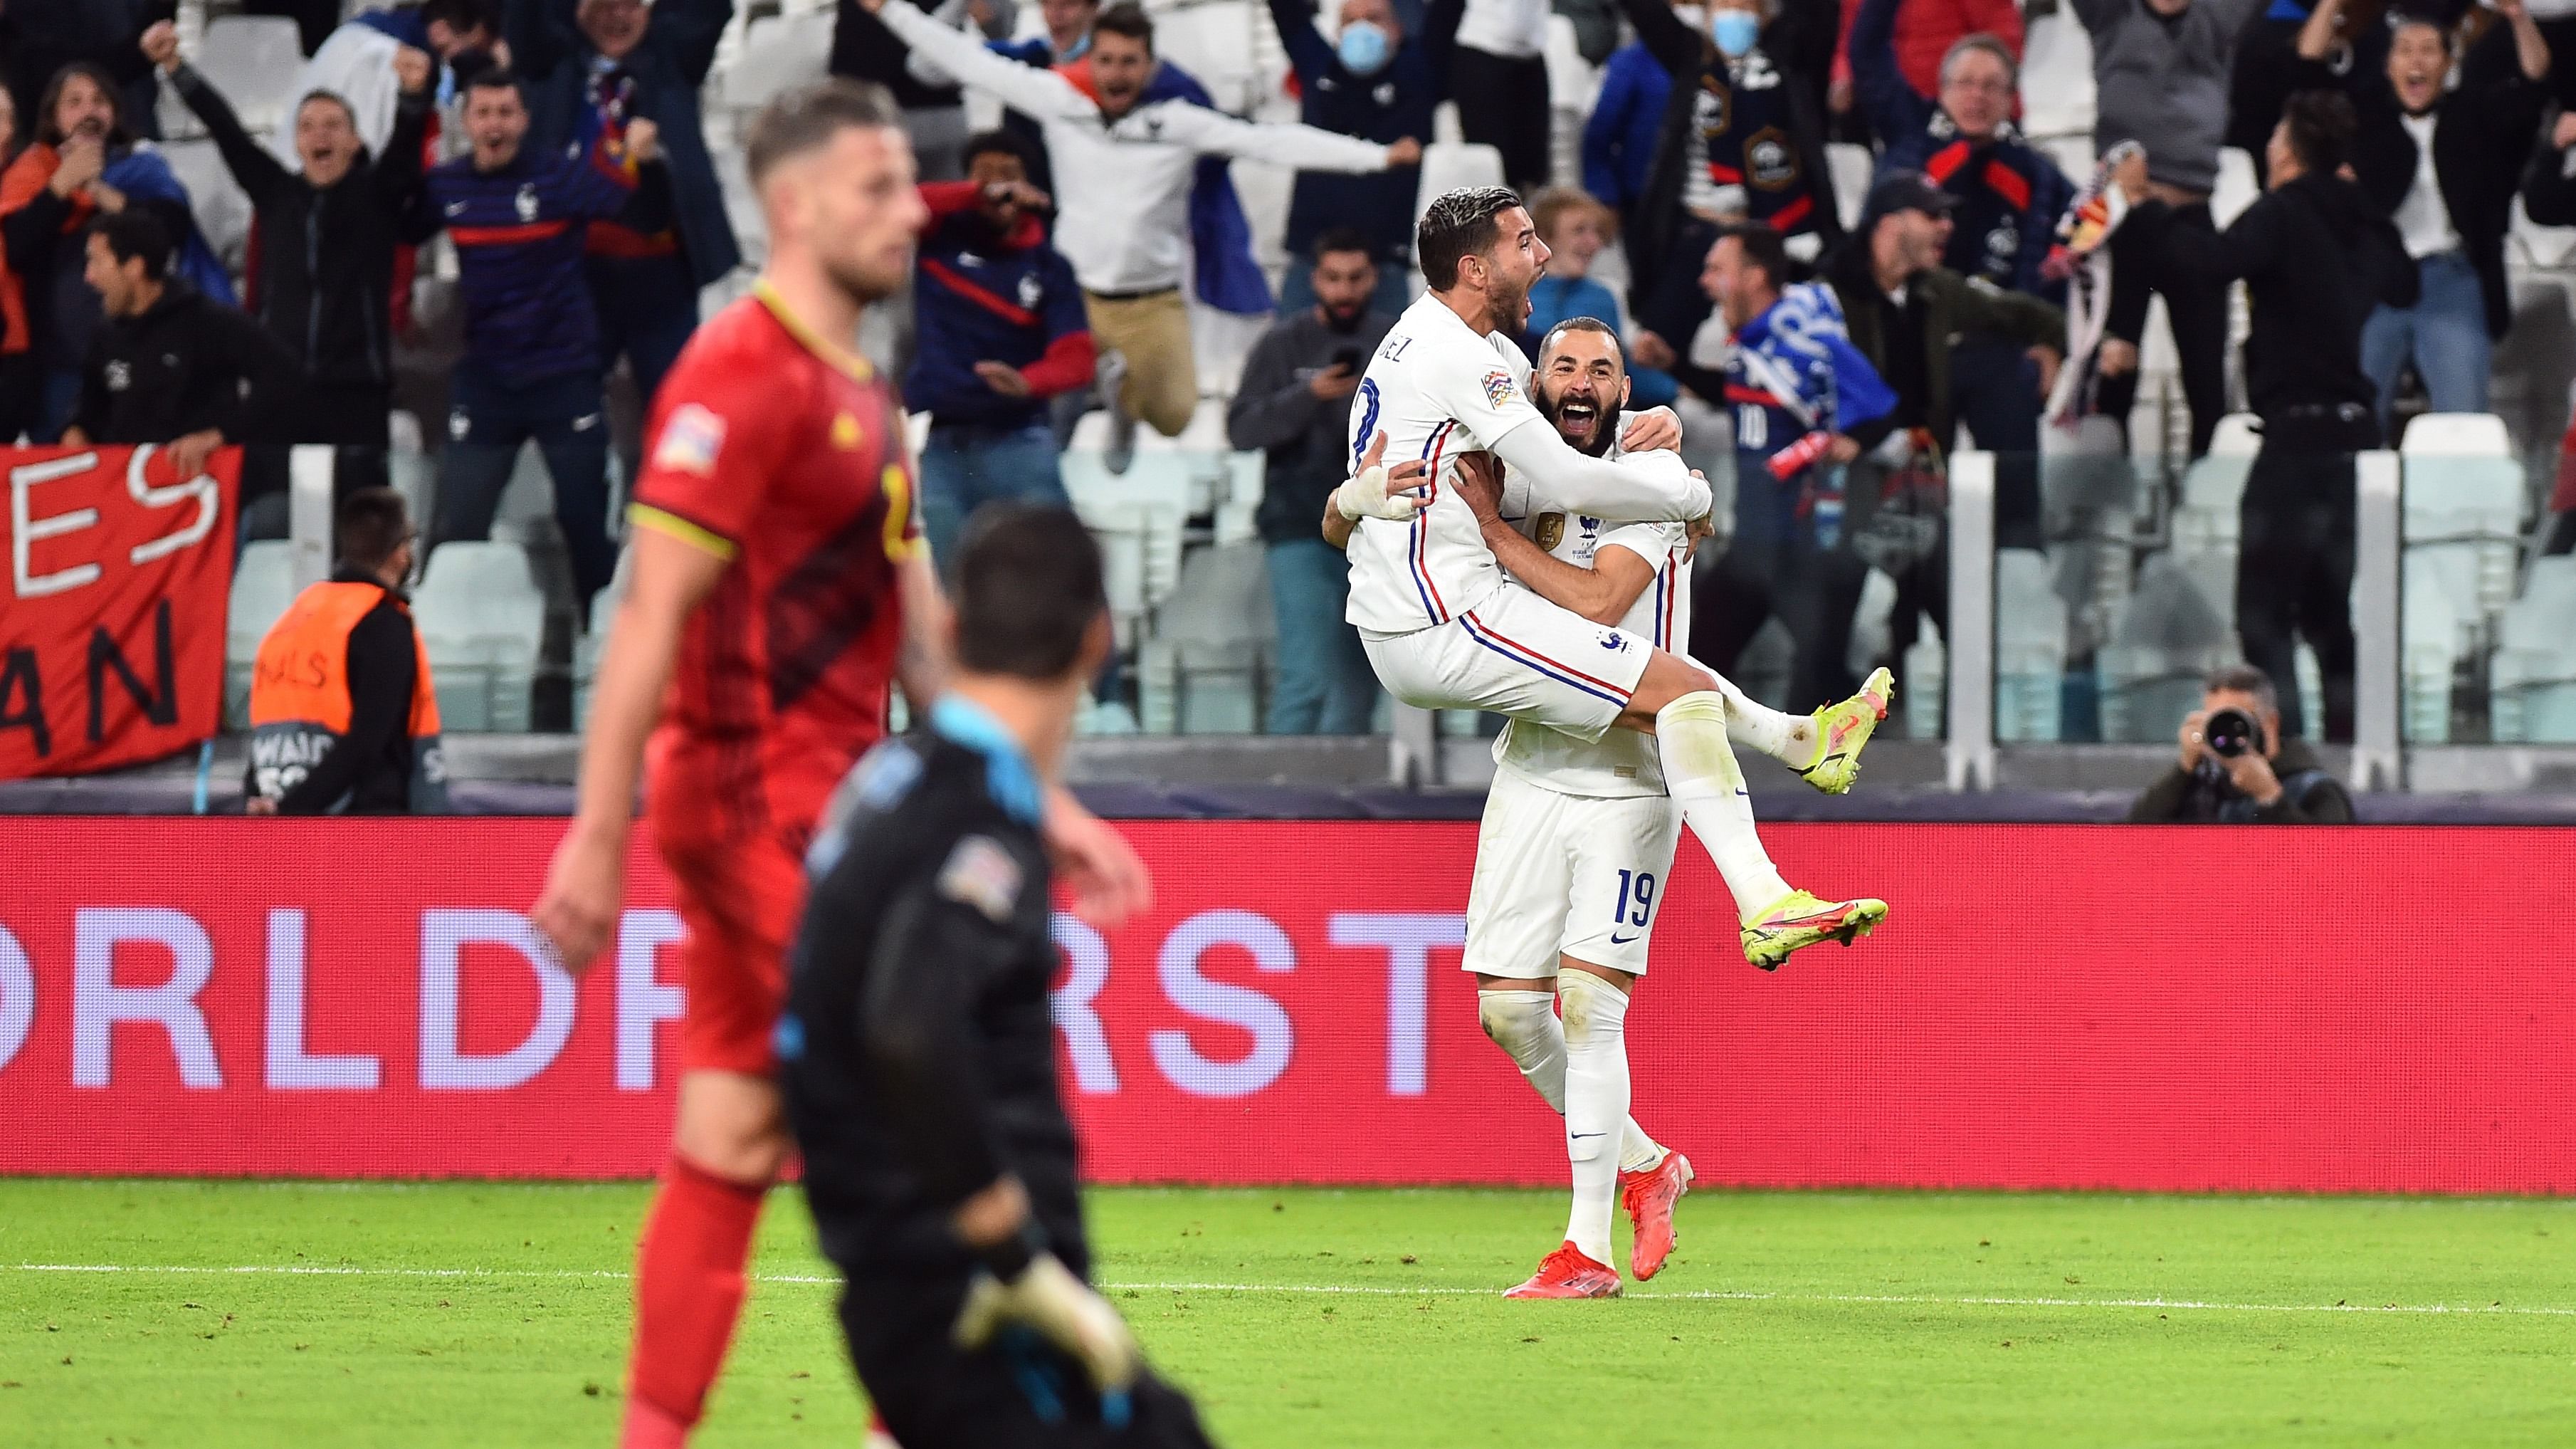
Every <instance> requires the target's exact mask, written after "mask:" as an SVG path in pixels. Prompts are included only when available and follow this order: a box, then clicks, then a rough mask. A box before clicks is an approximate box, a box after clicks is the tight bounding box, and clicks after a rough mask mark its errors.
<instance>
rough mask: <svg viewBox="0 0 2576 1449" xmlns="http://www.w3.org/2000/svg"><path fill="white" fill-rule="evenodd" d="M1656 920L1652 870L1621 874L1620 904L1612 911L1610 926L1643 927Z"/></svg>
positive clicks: (1625, 871)
mask: <svg viewBox="0 0 2576 1449" xmlns="http://www.w3.org/2000/svg"><path fill="white" fill-rule="evenodd" d="M1654 918H1655V873H1654V872H1653V871H1650V870H1623V871H1621V872H1619V903H1618V904H1617V905H1616V906H1613V907H1612V908H1611V910H1610V924H1611V925H1612V926H1613V927H1618V926H1642V925H1644V924H1646V923H1647V922H1648V921H1651V920H1653V919H1654Z"/></svg>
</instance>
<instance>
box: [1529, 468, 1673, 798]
mask: <svg viewBox="0 0 2576 1449" xmlns="http://www.w3.org/2000/svg"><path fill="white" fill-rule="evenodd" d="M1619 421H1620V422H1622V423H1624V422H1625V419H1624V418H1622V419H1620V420H1619ZM1613 456H1615V457H1617V458H1618V459H1619V461H1620V462H1621V463H1623V464H1625V465H1627V466H1629V467H1634V468H1655V469H1666V468H1669V469H1675V470H1679V471H1681V472H1684V473H1687V472H1689V471H1690V465H1689V464H1688V463H1685V462H1683V461H1682V459H1681V456H1680V455H1679V454H1676V453H1665V452H1658V453H1625V454H1618V453H1614V454H1613ZM1503 516H1504V517H1506V518H1514V519H1516V520H1517V526H1518V527H1519V529H1520V531H1521V532H1522V533H1523V534H1525V535H1527V536H1528V537H1529V538H1530V539H1532V540H1533V541H1535V542H1536V543H1537V544H1538V546H1539V547H1541V548H1543V549H1546V550H1547V551H1548V552H1549V553H1551V554H1553V555H1555V556H1556V557H1557V558H1560V559H1562V560H1564V561H1565V562H1567V563H1570V564H1572V565H1574V566H1575V567H1576V568H1585V569H1588V568H1591V567H1593V564H1594V560H1596V559H1597V558H1598V557H1599V556H1600V551H1601V550H1602V549H1605V548H1624V549H1626V550H1628V551H1629V552H1631V553H1633V554H1635V555H1637V556H1638V557H1639V558H1642V559H1644V560H1645V561H1646V562H1647V563H1650V564H1652V565H1654V567H1655V577H1654V581H1653V582H1651V583H1649V584H1647V585H1646V589H1645V592H1643V593H1641V594H1639V595H1638V596H1637V602H1635V603H1633V604H1631V605H1629V606H1628V612H1627V614H1626V615H1624V616H1623V617H1621V619H1620V620H1619V627H1620V628H1622V629H1624V630H1626V631H1628V632H1629V633H1631V634H1634V635H1636V636H1637V637H1638V638H1641V639H1644V640H1646V641H1647V642H1648V643H1650V644H1653V645H1654V646H1655V647H1656V648H1658V649H1662V650H1666V651H1669V652H1673V653H1679V652H1680V651H1681V650H1682V649H1683V648H1684V647H1685V646H1687V645H1688V643H1689V642H1690V617H1691V616H1690V563H1689V561H1688V559H1687V558H1686V557H1685V555H1686V554H1687V553H1688V552H1689V550H1690V541H1689V533H1688V530H1687V529H1686V528H1685V527H1684V526H1683V525H1681V524H1678V523H1618V522H1612V521H1606V520H1603V519H1599V518H1587V517H1585V516H1583V515H1582V514H1578V513H1568V512H1566V511H1565V510H1563V509H1562V508H1558V507H1556V506H1554V504H1553V501H1552V500H1550V499H1548V498H1545V497H1543V496H1537V495H1535V494H1534V493H1533V492H1532V490H1531V488H1530V485H1529V484H1528V483H1527V482H1526V481H1525V480H1524V479H1523V478H1522V476H1521V475H1520V474H1519V473H1518V472H1514V473H1513V474H1512V476H1511V478H1510V479H1509V480H1508V481H1507V482H1506V483H1505V485H1504V493H1503ZM1513 587H1518V584H1517V583H1515V584H1514V585H1513ZM1494 766H1495V768H1496V769H1499V770H1508V771H1511V772H1512V773H1514V774H1516V775H1519V776H1521V777H1522V778H1523V779H1525V780H1528V781H1529V782H1530V783H1531V784H1533V785H1537V786H1539V787H1540V788H1542V789H1547V790H1554V791H1556V792H1558V793H1559V794H1565V795H1593V796H1610V797H1619V796H1638V795H1661V794H1663V793H1664V770H1663V764H1662V762H1661V758H1660V757H1659V756H1658V755H1657V754H1656V752H1655V741H1654V739H1653V737H1652V736H1649V735H1642V734H1639V733H1637V732H1636V731H1635V730H1627V729H1614V730H1611V731H1610V732H1609V733H1607V734H1605V735H1603V736H1602V737H1601V738H1600V740H1599V741H1598V742H1597V743H1586V742H1584V741H1582V740H1579V739H1576V738H1575V737H1574V736H1572V735H1569V734H1566V733H1564V732H1562V731H1560V730H1553V729H1550V728H1548V727H1547V726H1545V725H1542V724H1534V723H1532V722H1530V721H1528V720H1517V719H1516V720H1512V721H1509V722H1508V723H1506V724H1505V725H1504V726H1503V732H1502V734H1501V735H1500V736H1499V737H1498V738H1496V739H1495V741H1494Z"/></svg>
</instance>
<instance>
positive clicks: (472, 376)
mask: <svg viewBox="0 0 2576 1449" xmlns="http://www.w3.org/2000/svg"><path fill="white" fill-rule="evenodd" d="M465 130H466V135H467V136H468V138H469V139H471V141H472V142H473V146H474V149H473V150H472V151H470V152H468V153H466V154H465V155H463V156H459V157H457V158H456V159H455V160H453V161H449V162H447V163H445V164H443V165H440V166H437V167H434V168H432V169H431V171H430V173H429V175H428V177H427V178H426V180H425V182H424V184H423V185H422V186H421V187H420V189H419V190H418V191H416V192H415V193H414V194H413V198H412V206H411V209H410V212H409V214H408V215H407V216H406V217H405V218H404V232H405V237H406V239H407V240H410V241H414V242H422V241H427V240H428V239H429V238H431V237H432V236H435V235H437V234H438V232H439V231H440V230H442V229H444V230H445V231H446V232H447V233H448V239H449V240H451V241H453V242H454V243H455V244H456V267H457V290H458V291H459V292H460V293H462V294H463V296H464V300H465V358H464V360H463V361H462V362H459V363H458V364H457V365H456V374H455V377H454V378H453V379H452V380H451V383H450V387H449V411H448V416H447V451H446V453H445V454H444V455H443V456H442V457H441V458H440V460H439V465H440V466H439V479H438V516H437V520H436V523H435V526H434V527H433V528H432V529H431V542H430V551H431V552H436V551H437V548H438V545H439V544H441V543H445V542H448V541H451V540H455V539H482V538H488V537H490V536H491V532H492V515H493V513H494V511H495V510H496V509H497V508H498V507H499V506H500V502H501V491H502V489H504V488H506V487H508V486H509V482H510V470H511V468H512V467H513V466H514V465H515V464H516V463H517V461H518V457H519V449H520V448H521V446H523V445H524V444H526V443H528V442H529V441H530V440H534V441H535V443H536V445H537V450H538V451H539V452H540V453H542V454H544V456H545V460H546V472H547V473H548V474H549V475H551V476H552V477H553V479H554V485H555V519H556V521H557V522H558V523H560V524H561V525H562V526H563V534H564V547H565V550H566V551H567V552H568V553H570V554H571V556H572V572H573V582H574V585H575V587H576V588H578V589H579V590H580V594H581V602H582V605H583V607H585V608H587V607H588V605H589V601H590V599H591V597H592V595H594V594H596V593H597V592H598V591H599V590H601V589H603V588H605V587H607V585H608V578H609V574H610V573H611V572H612V571H613V570H614V569H615V567H616V564H617V552H616V550H615V549H614V548H613V547H611V546H610V544H609V542H608V428H607V419H606V416H605V410H606V403H605V401H604V400H603V398H602V396H601V389H600V377H601V371H600V360H599V357H600V353H599V322H598V317H597V314H596V313H595V312H594V311H593V310H592V305H591V299H590V289H589V288H588V287H586V286H584V285H583V284H582V261H583V245H582V228H583V227H584V226H585V225H586V224H588V223H590V222H593V221H598V220H603V219H606V218H609V217H614V216H616V215H617V214H618V213H619V212H620V211H621V210H622V209H623V208H624V207H625V206H626V205H627V204H628V203H629V202H630V201H632V200H633V199H634V195H635V175H636V170H637V167H638V166H639V165H640V164H641V163H643V162H644V161H646V160H649V159H650V158H651V157H652V156H653V155H655V154H656V153H655V151H654V142H655V139H656V133H655V127H654V125H653V122H652V121H651V120H650V119H649V118H645V117H640V116H639V117H637V118H635V119H634V120H632V121H630V122H628V123H627V124H626V125H625V126H623V127H620V128H619V129H618V130H617V131H615V132H604V133H602V134H601V135H600V136H599V138H598V139H597V140H596V141H594V142H593V143H592V145H591V149H590V150H589V151H588V152H587V153H585V154H583V155H580V156H571V157H557V156H549V155H546V154H543V153H540V152H538V151H536V150H535V149H534V148H533V147H531V146H530V145H528V144H527V137H528V110H527V106H526V104H525V103H524V102H523V101H522V100H521V99H520V92H519V81H518V77H516V76H514V75H512V74H510V73H509V72H508V71H505V70H487V71H484V72H483V73H481V74H480V75H477V76H476V77H474V80H473V81H472V83H471V84H470V85H469V86H468V87H467V88H466V93H465Z"/></svg>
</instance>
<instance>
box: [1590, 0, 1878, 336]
mask: <svg viewBox="0 0 2576 1449" xmlns="http://www.w3.org/2000/svg"><path fill="white" fill-rule="evenodd" d="M1620 4H1621V7H1622V8H1623V9H1624V10H1625V11H1626V13H1627V16H1628V21H1629V23H1630V24H1632V25H1634V26H1635V27H1636V28H1637V38H1638V39H1639V40H1640V41H1642V42H1644V43H1645V45H1646V48H1647V49H1648V50H1650V51H1652V52H1653V53H1654V56H1655V59H1656V60H1658V61H1660V62H1662V64H1663V67H1664V71H1665V74H1666V75H1667V76H1668V77H1669V78H1670V80H1671V82H1672V86H1671V90H1670V91H1669V92H1668V94H1667V99H1666V101H1665V103H1664V119H1663V126H1662V129H1661V130H1660V131H1659V132H1658V133H1657V138H1656V142H1655V150H1654V157H1655V160H1654V164H1653V166H1652V167H1651V168H1650V169H1649V171H1648V174H1647V179H1646V184H1645V186H1644V188H1643V190H1641V191H1640V192H1639V193H1638V195H1637V197H1636V199H1635V201H1634V202H1633V203H1632V204H1631V205H1630V206H1629V208H1628V210H1627V212H1626V214H1625V215H1624V216H1623V217H1622V218H1621V227H1620V230H1621V231H1622V232H1623V233H1624V234H1625V235H1626V236H1627V238H1628V269H1629V273H1630V275H1631V277H1632V278H1633V279H1634V281H1633V284H1632V286H1631V288H1630V293H1629V295H1630V300H1631V301H1633V302H1634V303H1635V304H1636V307H1637V312H1638V322H1639V325H1640V326H1641V327H1642V328H1644V329H1645V330H1644V331H1642V332H1641V333H1640V334H1639V335H1638V337H1637V338H1636V345H1635V352H1634V357H1633V361H1634V362H1636V363H1637V364H1638V365H1640V366H1645V367H1654V368H1669V367H1671V366H1672V365H1673V364H1674V361H1675V358H1676V355H1677V354H1678V353H1680V352H1683V351H1686V350H1687V349H1688V347H1689V345H1690V333H1689V332H1688V331H1679V330H1671V329H1676V328H1680V327H1682V326H1684V325H1685V324H1686V323H1687V325H1690V326H1696V325H1697V324H1698V322H1699V320H1700V319H1703V318H1705V317H1706V315H1707V311H1706V305H1707V304H1706V299H1705V298H1702V297H1698V296H1697V282H1698V278H1699V273H1700V264H1701V259H1702V258H1704V257H1705V256H1706V255H1707V254H1708V249H1709V247H1710V245H1711V244H1712V243H1713V242H1714V241H1715V240H1716V238H1717V231H1718V228H1719V226H1720V225H1722V224H1727V223H1732V222H1736V221H1758V222H1761V223H1763V224H1764V225H1767V226H1769V227H1771V228H1772V229H1773V230H1775V231H1778V232H1779V233H1781V235H1782V236H1784V237H1787V238H1789V247H1790V251H1791V254H1792V255H1793V256H1805V257H1810V258H1812V257H1813V256H1814V255H1816V252H1817V249H1820V248H1823V247H1829V246H1830V245H1831V244H1832V243H1833V242H1834V241H1836V240H1838V239H1839V238H1840V237H1841V236H1842V234H1843V227H1842V217H1841V215H1840V214H1839V213H1838V212H1837V211H1836V210H1835V206H1834V188H1833V175H1832V172H1831V171H1829V170H1828V169H1827V168H1826V165H1825V126H1824V102H1823V94H1824V86H1825V78H1824V77H1825V71H1826V70H1827V68H1828V67H1830V66H1831V64H1832V62H1833V42H1834V33H1835V26H1836V15H1835V12H1834V9H1833V5H1832V3H1831V0H1796V3H1794V4H1790V5H1786V6H1773V5H1772V0H1714V3H1712V4H1711V6H1710V8H1709V10H1708V12H1707V18H1706V23H1705V26H1704V27H1700V28H1695V27H1693V26H1692V25H1691V24H1690V23H1689V22H1688V21H1687V20H1685V19H1684V18H1683V17H1682V15H1681V14H1680V12H1679V11H1677V10H1675V9H1674V8H1673V7H1672V6H1671V5H1670V4H1668V3H1667V0H1620ZM1659 294H1660V295H1662V296H1665V297H1670V298H1675V299H1678V303H1679V304H1678V306H1677V307H1671V308H1667V307H1664V306H1662V305H1660V304H1659V303H1658V302H1657V301H1656V300H1655V299H1656V298H1657V297H1658V295H1659ZM1693 311H1696V312H1697V314H1698V315H1697V316H1696V317H1693V316H1691V315H1690V314H1691V313H1692V312H1693Z"/></svg>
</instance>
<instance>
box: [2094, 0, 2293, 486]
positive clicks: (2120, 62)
mask: <svg viewBox="0 0 2576 1449" xmlns="http://www.w3.org/2000/svg"><path fill="white" fill-rule="evenodd" d="M2071 3H2072V4H2073V5H2074V7H2075V14H2076V18H2077V19H2079V20H2081V21H2082V22H2083V23H2084V29H2085V31H2086V32H2087V33H2088V34H2090V35H2091V36H2092V38H2093V85H2094V91H2095V94H2096V97H2097V100H2096V102H2095V113H2094V122H2093V147H2094V150H2095V151H2096V152H2097V153H2100V154H2104V155H2107V154H2109V152H2110V150H2111V148H2112V147H2114V146H2117V145H2118V144H2119V143H2121V142H2122V141H2135V142H2137V143H2139V144H2140V145H2142V146H2144V147H2145V148H2146V151H2147V177H2148V194H2149V195H2152V196H2154V197H2156V198H2158V199H2160V200H2162V201H2163V202H2164V203H2165V204H2166V205H2167V206H2168V207H2169V208H2171V209H2172V212H2173V219H2172V224H2173V225H2174V226H2176V227H2180V228H2190V229H2197V230H2198V231H2200V232H2203V233H2208V234H2212V235H2214V234H2215V232H2216V225H2215V223H2214V222H2213V221H2212V220H2211V219H2210V215H2209V194H2210V191H2211V190H2212V188H2214V187H2215V186H2217V184H2218V150H2219V146H2220V144H2221V141H2222V139H2223V138H2224V136H2225V134H2226V130H2227V94H2228V70H2229V67H2230V66H2231V65H2232V64H2233V62H2234V58H2235V53H2236V37H2237V34H2238V33H2239V32H2241V31H2242V30H2244V28H2245V23H2246V21H2247V20H2248V19H2249V18H2250V17H2251V16H2252V15H2253V13H2254V12H2255V10H2256V9H2258V8H2259V7H2260V6H2261V5H2262V3H2263V0H2071ZM2111 248H2112V256H2113V260H2112V267H2111V315H2110V322H2109V331H2110V336H2111V338H2112V339H2113V340H2114V341H2115V342H2116V343H2117V346H2116V347H2110V346H2108V345H2107V344H2106V352H2105V362H2104V366H2103V372H2104V374H2105V377H2104V381H2103V383H2102V388H2101V394H2100V396H2101V411H2103V412H2104V413H2107V414H2109V415H2110V416H2112V417H2114V418H2126V417H2127V416H2128V415H2129V408H2130V405H2131V403H2132V402H2133V401H2134V400H2135V399H2136V397H2137V390H2138V373H2137V366H2136V357H2137V350H2138V346H2139V342H2140V340H2141V338H2142V337H2143V336H2144V333H2145V330H2146V322H2147V300H2148V296H2149V294H2150V293H2153V294H2155V295H2159V296H2162V297H2163V298H2164V299H2165V315H2166V317H2167V318H2168V320H2170V322H2171V323H2172V326H2173V339H2174V352H2175V354H2176V356H2177V359H2178V361H2179V363H2180V366H2181V371H2182V390H2183V398H2184V400H2185V402H2186V403H2187V404H2188V405H2189V407H2190V409H2191V453H2192V456H2193V457H2195V458H2196V457H2198V456H2200V455H2201V454H2203V453H2206V452H2208V451H2209V440H2210V437H2211V435H2213V434H2214V433H2216V432H2217V431H2218V420H2219V418H2220V417H2221V416H2222V415H2223V414H2225V413H2226V411H2227V288H2226V287H2225V286H2224V285H2221V284H2212V283H2209V282H2207V281H2205V280H2204V279H2202V278H2201V277H2200V276H2199V275H2198V274H2197V273H2195V272H2193V271H2191V270H2190V269H2188V268H2177V267H2174V266H2173V265H2171V264H2170V260H2171V259H2170V257H2169V256H2167V255H2165V254H2163V253H2160V252H2157V251H2153V250H2149V249H2147V248H2144V247H2141V246H2139V245H2138V244H2137V238H2136V237H2134V236H2132V235H2130V233H2129V232H2128V229H2127V228H2123V229H2122V230H2121V231H2120V232H2119V233H2118V234H2116V235H2114V236H2113V238H2112V241H2111Z"/></svg>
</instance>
